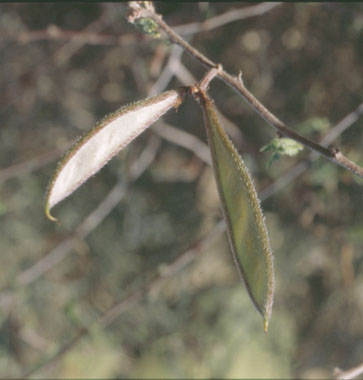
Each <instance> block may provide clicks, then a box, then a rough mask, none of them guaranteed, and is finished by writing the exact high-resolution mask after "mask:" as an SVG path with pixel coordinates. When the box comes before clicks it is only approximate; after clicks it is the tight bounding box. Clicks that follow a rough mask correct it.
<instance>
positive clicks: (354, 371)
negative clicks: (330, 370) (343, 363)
mask: <svg viewBox="0 0 363 380" xmlns="http://www.w3.org/2000/svg"><path fill="white" fill-rule="evenodd" d="M362 373H363V363H362V364H360V365H358V366H357V367H354V368H351V369H347V370H345V371H343V370H342V369H340V368H334V377H335V378H336V379H338V380H350V379H355V378H356V377H358V376H359V375H361V374H362Z"/></svg>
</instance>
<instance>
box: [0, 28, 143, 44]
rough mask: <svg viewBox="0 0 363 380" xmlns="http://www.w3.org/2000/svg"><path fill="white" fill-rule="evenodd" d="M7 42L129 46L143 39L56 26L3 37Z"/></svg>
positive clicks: (134, 36)
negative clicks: (47, 41) (49, 41)
mask: <svg viewBox="0 0 363 380" xmlns="http://www.w3.org/2000/svg"><path fill="white" fill-rule="evenodd" d="M4 38H5V39H6V40H8V41H16V42H19V43H21V44H26V43H29V42H36V41H42V40H56V41H65V42H67V43H77V44H80V45H87V44H88V45H122V46H124V45H129V44H130V43H135V42H137V41H140V40H143V39H145V36H144V35H140V33H128V34H123V35H121V36H115V35H114V34H105V33H97V32H87V31H85V30H81V31H80V30H65V29H61V28H59V27H58V26H57V25H53V24H51V25H49V26H48V27H47V28H46V29H41V30H29V31H26V32H21V33H19V34H18V35H15V36H4Z"/></svg>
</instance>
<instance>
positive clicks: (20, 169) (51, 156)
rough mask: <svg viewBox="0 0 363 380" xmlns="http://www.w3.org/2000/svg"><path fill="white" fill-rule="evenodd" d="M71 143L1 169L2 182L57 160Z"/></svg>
mask: <svg viewBox="0 0 363 380" xmlns="http://www.w3.org/2000/svg"><path fill="white" fill-rule="evenodd" d="M70 146H71V144H69V143H68V144H66V146H64V147H62V148H56V149H52V150H51V151H50V152H46V153H42V154H40V155H39V156H36V157H33V158H30V159H29V160H27V161H23V162H20V163H18V164H14V165H11V166H9V167H7V168H3V169H0V183H2V182H4V181H6V180H8V179H9V178H14V177H19V176H21V175H24V174H27V173H30V172H32V171H34V170H37V169H39V168H41V167H43V166H45V165H47V164H49V163H50V162H52V161H54V160H56V159H57V158H59V157H60V156H61V154H63V152H64V151H65V150H67V149H68V148H69V147H70Z"/></svg>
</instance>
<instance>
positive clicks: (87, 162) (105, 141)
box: [45, 89, 185, 221]
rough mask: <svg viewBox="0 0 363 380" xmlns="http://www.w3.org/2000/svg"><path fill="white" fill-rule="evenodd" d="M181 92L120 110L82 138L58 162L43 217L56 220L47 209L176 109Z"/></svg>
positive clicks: (181, 90) (147, 100)
mask: <svg viewBox="0 0 363 380" xmlns="http://www.w3.org/2000/svg"><path fill="white" fill-rule="evenodd" d="M184 93H185V89H180V90H179V91H174V90H172V91H166V92H164V93H162V94H160V95H157V96H154V97H151V98H148V99H144V100H141V101H139V102H136V103H133V104H131V105H129V106H126V107H122V108H121V109H119V110H118V111H116V112H114V113H112V114H111V115H108V116H106V117H105V118H104V119H103V120H102V121H101V122H100V123H99V124H97V125H96V127H94V128H93V129H92V130H91V131H90V132H88V133H87V134H86V135H84V136H83V137H81V138H80V139H79V140H78V141H77V142H76V143H75V144H74V145H73V147H72V148H71V149H70V150H69V151H68V152H67V153H66V154H65V156H64V158H63V159H62V160H61V161H60V162H59V164H58V167H57V169H56V171H55V173H54V175H53V178H52V179H51V181H50V184H49V186H48V190H47V193H46V200H45V214H46V216H47V217H48V218H49V219H50V220H53V221H57V219H56V218H54V217H53V216H52V215H51V214H50V209H51V208H52V207H53V206H55V205H56V204H57V203H59V202H60V201H62V200H63V199H64V198H66V197H68V196H69V195H70V194H72V193H73V192H74V191H75V190H76V189H78V187H79V186H81V185H82V184H83V183H84V182H85V181H87V179H88V178H90V177H91V176H92V175H94V174H95V173H97V172H98V171H99V170H100V169H101V168H102V167H103V166H104V165H106V164H107V162H108V161H109V160H110V159H111V158H112V157H113V156H114V155H115V154H117V153H118V152H119V151H120V150H121V149H123V148H124V147H126V146H127V145H128V144H129V143H130V142H131V141H132V140H133V139H134V138H136V137H137V136H138V135H139V134H140V133H142V132H143V131H144V130H145V129H146V128H148V127H149V126H150V125H151V124H152V123H154V122H155V121H156V120H157V119H159V118H160V117H161V116H162V115H163V114H165V113H166V112H167V111H168V110H170V109H171V108H173V107H178V106H179V105H180V103H181V102H182V100H183V96H184Z"/></svg>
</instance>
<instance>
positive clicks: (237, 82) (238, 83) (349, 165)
mask: <svg viewBox="0 0 363 380" xmlns="http://www.w3.org/2000/svg"><path fill="white" fill-rule="evenodd" d="M129 4H130V8H131V9H132V13H131V14H130V15H129V18H128V20H129V22H131V23H133V22H135V20H136V19H138V18H141V17H145V18H150V19H152V20H153V21H155V22H156V23H157V24H158V26H159V27H160V28H161V29H162V30H163V31H164V32H165V33H166V34H167V35H168V36H169V38H170V39H171V40H172V41H173V42H174V43H176V44H178V45H180V46H182V47H183V48H184V49H185V50H186V51H187V52H188V53H190V54H191V55H192V56H193V57H194V58H196V59H197V60H199V61H200V62H201V63H202V64H203V65H205V66H206V67H207V68H213V67H217V64H216V63H214V62H213V61H211V60H210V59H209V58H207V57H206V56H204V55H203V54H202V53H201V52H200V51H198V50H197V49H195V48H194V47H192V46H191V45H189V44H188V43H187V42H186V41H185V40H184V39H183V38H182V37H181V36H180V35H179V34H177V33H176V32H174V30H173V29H172V28H171V27H170V26H169V25H168V24H167V23H166V22H164V21H163V19H162V17H161V16H160V15H158V14H157V13H155V11H154V10H153V9H152V7H147V8H143V7H142V6H140V5H139V4H138V3H137V2H130V3H129ZM218 77H219V78H221V79H222V80H223V81H224V82H225V83H226V84H228V85H229V86H231V87H232V88H233V89H234V90H235V91H236V92H237V93H238V94H239V95H241V96H242V97H243V98H244V99H245V100H246V101H247V102H248V103H249V104H250V106H252V107H253V108H254V110H255V111H256V112H257V113H258V114H259V115H260V116H261V117H262V118H263V119H265V120H266V121H267V123H268V124H269V125H271V126H272V127H273V128H274V129H275V130H276V131H277V132H278V133H280V134H281V135H283V136H286V137H289V138H291V139H293V140H295V141H297V142H299V143H300V144H302V145H304V146H305V147H306V148H308V149H310V150H311V151H315V152H317V153H319V154H320V155H322V156H324V157H325V158H327V159H329V160H330V161H332V162H334V163H335V164H337V165H340V166H342V167H344V168H346V169H348V170H350V171H351V172H353V173H354V174H356V175H358V176H360V177H362V178H363V168H362V167H360V166H359V165H357V164H355V163H354V162H352V161H350V160H349V159H348V158H347V157H345V156H344V155H343V154H342V153H341V152H340V151H339V150H338V149H336V148H334V149H330V148H326V147H324V146H322V145H320V144H318V143H315V142H314V141H311V140H309V139H307V138H306V137H304V136H301V135H300V134H298V133H297V132H295V131H294V130H292V129H290V128H288V127H287V126H286V125H285V124H284V123H283V122H282V121H281V120H279V119H278V118H277V117H276V116H275V115H274V114H272V113H271V112H270V111H269V110H268V109H267V108H266V107H265V106H264V105H263V104H262V103H261V102H260V101H259V100H258V99H256V98H255V96H254V95H253V94H252V93H251V92H249V91H248V90H247V88H246V87H245V85H244V84H243V81H242V80H241V78H240V77H235V76H232V75H230V74H229V73H227V72H226V71H224V70H221V71H220V72H219V74H218Z"/></svg>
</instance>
